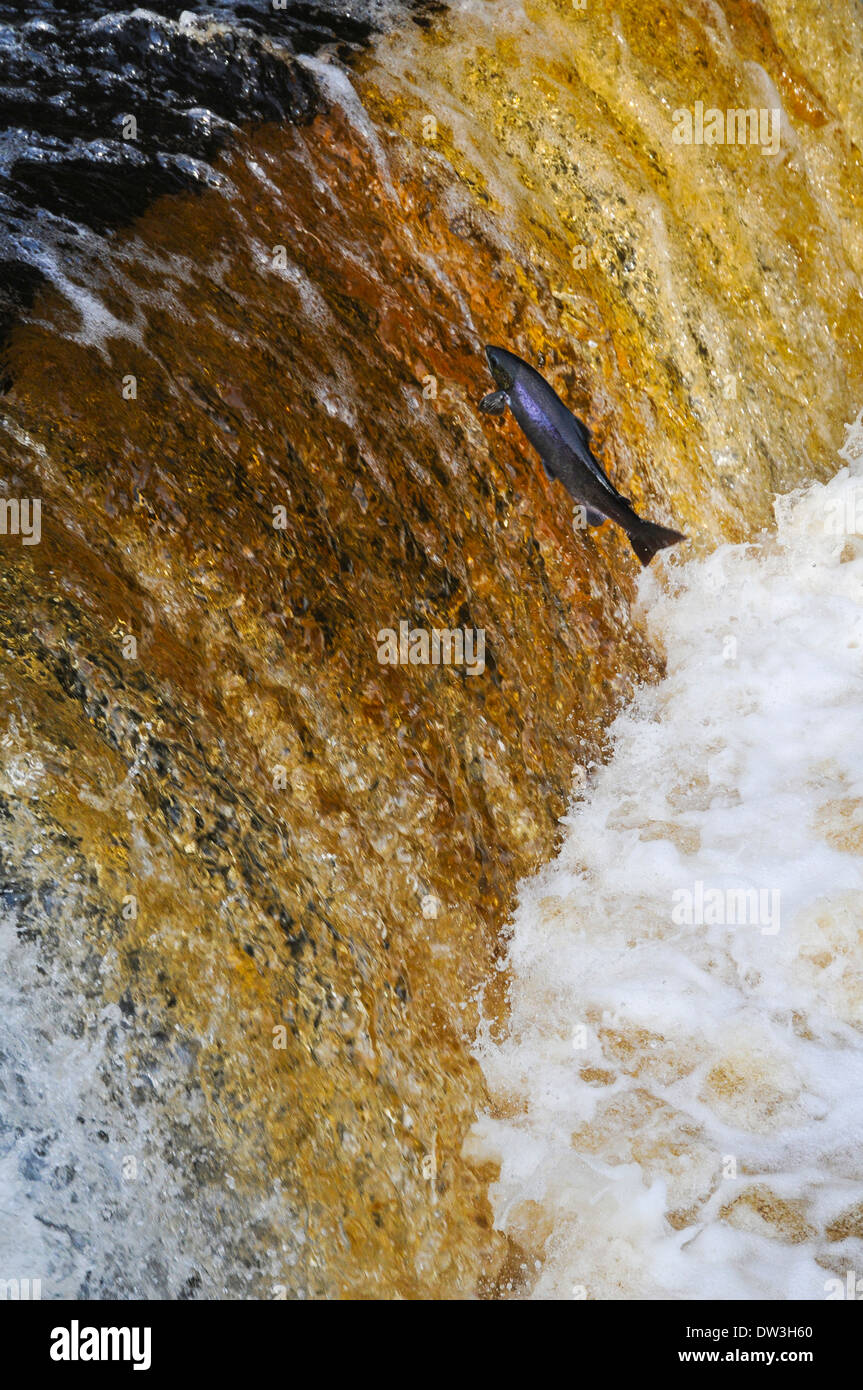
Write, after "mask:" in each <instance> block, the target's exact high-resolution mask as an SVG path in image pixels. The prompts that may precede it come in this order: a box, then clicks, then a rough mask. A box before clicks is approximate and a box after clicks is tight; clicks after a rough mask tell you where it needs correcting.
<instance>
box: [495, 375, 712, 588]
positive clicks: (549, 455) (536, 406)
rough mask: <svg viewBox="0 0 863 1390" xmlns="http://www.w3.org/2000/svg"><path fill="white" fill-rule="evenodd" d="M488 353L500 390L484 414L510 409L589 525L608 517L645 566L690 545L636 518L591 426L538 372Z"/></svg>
mask: <svg viewBox="0 0 863 1390" xmlns="http://www.w3.org/2000/svg"><path fill="white" fill-rule="evenodd" d="M485 351H486V356H487V358H488V362H489V366H490V367H491V373H492V376H493V377H494V379H495V382H496V384H497V387H498V390H497V391H493V392H492V393H491V394H490V395H488V396H484V397H483V399H482V400H481V401H480V403H479V408H480V410H482V411H484V412H485V413H486V414H493V415H499V414H502V413H503V412H504V411H505V410H506V407H507V406H509V408H510V410H511V411H512V413H513V415H514V416H515V418H516V420H517V422H518V424H519V426H520V428H521V430H522V433H523V434H524V435H525V437H526V438H527V439H528V441H529V442H530V443H531V444H532V445H533V447H534V449H536V452H537V453H538V454H539V457H540V460H541V461H542V465H543V468H544V469H545V471H546V473H547V475H548V477H549V478H552V479H556V480H557V481H559V482H561V483H563V486H564V487H565V488H566V490H567V492H568V493H569V494H570V496H571V497H573V498H574V499H575V501H576V502H579V503H580V504H581V505H582V506H583V507H584V508H585V509H586V513H587V521H588V523H589V525H591V526H598V525H599V524H600V522H601V521H603V520H604V519H605V518H606V517H607V518H608V519H609V520H610V521H614V522H615V523H616V524H617V525H618V526H620V527H622V528H623V530H624V531H625V532H626V534H627V536H628V537H629V541H630V544H631V546H632V548H633V550H634V551H635V553H636V555H637V556H638V558H639V560H640V561H641V563H642V564H643V565H648V564H649V563H650V561H651V560H652V559H653V557H654V555H655V554H656V552H657V550H663V549H665V547H666V546H670V545H677V544H678V542H679V541H682V540H685V539H686V537H685V536H684V535H683V534H682V533H681V532H680V531H674V530H672V529H671V528H670V527H668V526H658V525H657V524H656V523H655V522H653V521H645V520H644V519H643V518H642V517H640V516H638V514H637V513H636V511H635V510H634V508H633V506H632V503H631V502H630V500H629V498H628V497H624V496H623V495H622V494H621V493H619V492H618V491H617V488H616V487H615V486H614V484H613V483H612V481H611V479H610V478H609V477H608V476H607V475H606V473H605V471H604V470H603V468H602V466H601V465H600V464H599V463H598V461H597V460H596V459H595V458H594V456H593V453H592V451H591V448H590V431H589V430H588V428H587V426H586V425H584V424H582V422H581V420H579V419H577V418H576V416H574V415H573V414H572V411H570V410H568V409H567V407H566V406H565V405H564V403H563V401H562V400H561V399H560V397H559V396H558V394H557V392H556V391H555V390H554V389H553V388H552V387H551V386H550V385H549V384H548V382H547V381H546V380H545V378H544V377H542V376H540V374H539V372H538V371H536V369H535V368H534V367H531V366H530V364H529V363H528V362H525V361H523V360H522V358H520V357H516V355H515V353H513V352H509V351H508V350H507V349H506V348H500V347H487V348H486V350H485Z"/></svg>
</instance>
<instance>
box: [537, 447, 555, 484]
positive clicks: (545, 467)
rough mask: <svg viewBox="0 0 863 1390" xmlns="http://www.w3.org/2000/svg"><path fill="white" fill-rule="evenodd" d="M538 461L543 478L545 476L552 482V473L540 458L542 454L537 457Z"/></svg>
mask: <svg viewBox="0 0 863 1390" xmlns="http://www.w3.org/2000/svg"><path fill="white" fill-rule="evenodd" d="M539 461H540V463H541V464H542V471H543V473H544V474H545V476H546V477H547V478H550V479H551V481H552V482H554V474H553V473H552V471H551V469H550V468H549V466H548V464H547V463H546V461H545V459H544V458H543V457H542V454H540V456H539Z"/></svg>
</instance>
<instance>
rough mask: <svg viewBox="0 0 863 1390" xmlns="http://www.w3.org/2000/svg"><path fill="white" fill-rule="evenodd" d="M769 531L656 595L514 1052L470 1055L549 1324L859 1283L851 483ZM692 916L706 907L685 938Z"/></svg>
mask: <svg viewBox="0 0 863 1390" xmlns="http://www.w3.org/2000/svg"><path fill="white" fill-rule="evenodd" d="M854 428H856V427H852V432H851V437H850V438H849V440H847V441H846V445H845V450H844V454H845V456H846V457H847V458H849V459H850V460H851V469H854V468H855V467H856V463H855V460H856V459H857V458H858V457H859V455H860V453H861V452H863V430H858V431H857V435H859V438H856V436H855V434H854ZM855 438H856V443H855ZM857 445H859V446H860V447H859V448H857ZM858 494H859V496H858ZM858 504H859V505H858ZM776 511H777V523H778V532H777V534H776V535H775V536H764V537H762V538H760V539H759V540H758V541H757V542H756V543H754V544H751V545H721V546H719V547H718V548H717V549H716V550H715V551H714V552H713V553H712V554H711V555H709V556H708V557H707V558H706V559H701V560H693V561H690V562H688V563H680V562H679V561H677V560H675V559H673V558H672V559H671V561H670V562H668V563H666V562H660V567H657V566H656V564H654V565H653V566H651V568H650V570H648V571H645V573H644V575H643V577H642V582H641V588H640V605H641V608H642V611H643V614H644V618H645V621H646V624H647V626H648V629H649V631H650V634H651V636H652V638H653V640H654V641H655V642H656V643H657V644H659V645H660V646H661V647H662V648H663V649H664V650H665V652H666V653H667V662H668V666H667V675H666V676H665V678H664V679H663V680H662V682H660V683H659V684H658V685H656V686H654V687H651V688H648V689H645V690H642V691H641V692H639V694H638V696H637V697H636V699H635V702H634V704H633V705H632V706H631V707H630V708H629V709H627V711H626V712H625V713H624V714H622V715H621V716H620V718H618V719H617V721H616V722H615V724H614V725H613V728H612V731H611V736H612V741H613V755H612V757H611V760H610V761H609V763H608V764H607V765H606V766H604V767H602V768H600V769H599V770H598V771H597V773H596V776H595V779H594V783H593V786H592V787H591V788H590V789H589V790H588V791H587V793H586V794H585V797H584V799H583V800H582V801H581V802H579V803H577V804H575V805H574V806H573V809H572V810H571V813H570V815H569V816H568V817H567V819H566V822H565V824H566V839H565V842H564V844H563V847H562V849H561V851H560V854H559V856H558V858H557V859H556V861H555V862H554V863H552V864H551V865H550V866H549V867H548V868H547V869H546V870H545V871H544V872H543V873H541V874H540V875H539V877H538V878H536V879H535V880H533V881H531V882H529V883H526V884H525V885H523V888H522V892H521V895H520V903H519V908H518V911H517V914H516V917H515V921H514V925H513V929H512V939H511V945H510V950H509V961H508V964H509V969H510V971H511V981H512V984H511V1022H510V1025H509V1031H508V1033H507V1034H506V1036H504V1037H503V1039H502V1040H500V1041H494V1039H493V1036H492V1032H491V1030H490V1028H489V1027H488V1026H485V1027H484V1028H483V1030H482V1032H481V1036H480V1039H479V1043H478V1047H477V1055H478V1057H479V1060H480V1062H481V1064H482V1066H483V1069H484V1071H485V1074H486V1077H487V1080H488V1082H489V1086H490V1089H491V1091H492V1093H493V1095H494V1097H495V1099H496V1101H497V1103H498V1105H499V1107H500V1109H499V1111H498V1113H499V1114H502V1115H504V1116H506V1117H507V1118H503V1119H500V1118H498V1119H492V1118H491V1117H490V1116H485V1117H483V1118H482V1119H481V1120H480V1121H479V1123H478V1125H477V1127H476V1130H475V1134H474V1144H475V1145H476V1146H478V1147H479V1149H480V1150H481V1151H482V1152H483V1154H484V1155H485V1156H491V1157H494V1158H497V1159H499V1161H500V1163H501V1176H500V1181H499V1182H498V1183H497V1184H496V1186H494V1187H493V1189H492V1198H493V1202H494V1209H495V1217H496V1223H497V1225H498V1226H499V1227H501V1228H502V1229H505V1230H507V1231H509V1233H510V1234H511V1235H512V1236H513V1238H514V1239H516V1240H517V1241H518V1242H519V1243H520V1245H521V1246H522V1247H523V1248H524V1250H525V1253H526V1260H525V1264H526V1267H527V1268H528V1269H530V1268H532V1266H533V1264H534V1262H536V1261H539V1263H540V1272H539V1274H538V1276H537V1277H536V1278H535V1280H534V1281H533V1282H531V1281H529V1282H528V1284H527V1285H526V1286H525V1287H526V1289H529V1290H530V1291H531V1292H532V1293H533V1295H534V1296H538V1297H546V1298H548V1297H551V1298H561V1297H563V1298H572V1297H585V1296H586V1297H589V1298H684V1297H694V1298H754V1297H767V1298H775V1299H784V1298H790V1297H801V1298H809V1299H818V1298H824V1297H826V1296H827V1290H828V1289H829V1288H830V1287H832V1286H830V1285H829V1284H828V1281H829V1280H830V1279H832V1278H833V1277H834V1275H835V1274H837V1273H839V1272H844V1271H846V1270H848V1269H856V1271H857V1273H858V1274H860V1275H863V1241H861V1240H859V1239H858V1238H857V1237H856V1236H855V1235H854V1234H853V1233H852V1234H850V1235H846V1236H845V1237H844V1238H843V1231H842V1228H838V1227H837V1226H836V1224H835V1223H836V1222H837V1219H838V1218H840V1217H841V1216H842V1215H843V1214H847V1213H848V1212H849V1210H850V1209H851V1208H853V1207H854V1206H855V1205H856V1204H857V1203H859V1202H860V1201H861V1199H863V1181H861V1177H863V1174H861V1162H860V1160H859V1158H858V1157H857V1152H858V1150H859V1147H860V1138H861V1133H863V756H861V755H863V721H861V701H863V478H860V477H858V476H855V475H854V473H853V472H852V471H851V470H850V469H849V468H845V469H843V470H842V471H841V472H840V473H839V474H837V476H836V477H835V478H833V479H832V480H831V482H829V483H828V484H827V485H823V486H822V485H820V484H813V485H812V486H810V487H809V488H807V489H806V490H805V491H802V492H800V493H797V494H795V495H794V496H792V497H790V498H783V499H780V500H779V501H778V502H777V507H776ZM858 517H859V521H858ZM699 884H700V885H701V888H700V890H699V889H698V887H697V885H699ZM735 890H747V891H750V890H754V891H755V894H756V896H755V897H754V898H753V899H752V900H751V905H752V908H753V916H754V917H755V920H754V921H750V920H749V918H748V916H747V918H746V920H747V923H748V924H743V925H740V924H735V921H739V917H736V916H735V911H734V910H733V905H734V904H735V903H739V902H740V901H742V900H740V899H736V898H735V897H734V896H733V894H734V892H735ZM686 891H688V892H689V893H690V894H691V895H692V898H691V901H692V902H694V901H695V898H696V895H697V893H698V892H699V891H700V893H701V895H702V900H704V898H705V895H706V894H708V893H711V892H713V893H715V894H716V896H714V897H712V898H711V899H710V901H711V903H712V908H711V910H710V911H709V912H708V911H705V910H703V906H702V911H701V913H700V914H699V912H698V911H697V910H696V909H694V914H693V915H694V916H695V919H696V920H695V921H694V922H693V923H692V924H691V925H687V913H686V906H685V904H686V902H687V899H685V898H684V897H683V894H684V893H685V892H686ZM759 893H761V894H763V895H764V896H763V897H762V898H761V899H759V898H758V894H759ZM681 903H682V904H683V907H681ZM756 904H759V906H758V909H757V910H756V907H755V905H756ZM768 905H774V906H775V907H776V908H777V909H778V916H777V920H776V921H775V922H774V921H773V919H772V918H771V917H770V915H769V911H767V910H766V909H767V907H768ZM675 907H676V908H677V911H676V913H675ZM673 914H674V915H673ZM699 915H700V916H701V918H702V919H705V918H706V919H707V920H702V921H701V922H700V923H699V921H698V917H699ZM741 915H742V914H741ZM675 916H676V920H675ZM712 918H718V919H719V920H711V919H712ZM777 926H778V930H776V929H775V928H776V927H777ZM734 1174H736V1176H734ZM669 1218H671V1219H669ZM857 1224H858V1228H859V1226H860V1222H859V1221H858V1223H857ZM847 1226H848V1223H847V1221H846V1228H847ZM852 1226H853V1223H852ZM834 1296H835V1295H834Z"/></svg>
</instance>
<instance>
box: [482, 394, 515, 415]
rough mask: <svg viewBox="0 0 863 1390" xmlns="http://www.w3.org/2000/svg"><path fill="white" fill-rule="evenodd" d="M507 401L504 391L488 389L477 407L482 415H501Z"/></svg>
mask: <svg viewBox="0 0 863 1390" xmlns="http://www.w3.org/2000/svg"><path fill="white" fill-rule="evenodd" d="M508 403H509V397H508V396H507V394H506V392H505V391H489V393H488V395H487V396H483V398H482V400H481V401H480V403H479V409H480V410H481V411H482V412H483V414H484V415H503V413H504V411H505V410H506V407H507V405H508Z"/></svg>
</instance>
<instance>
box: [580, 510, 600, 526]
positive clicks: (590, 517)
mask: <svg viewBox="0 0 863 1390" xmlns="http://www.w3.org/2000/svg"><path fill="white" fill-rule="evenodd" d="M584 510H585V514H586V520H587V524H588V526H601V525H602V523H603V522H604V521H605V517H604V516H603V514H602V512H598V511H596V509H595V508H594V507H585V509H584Z"/></svg>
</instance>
